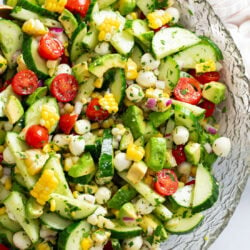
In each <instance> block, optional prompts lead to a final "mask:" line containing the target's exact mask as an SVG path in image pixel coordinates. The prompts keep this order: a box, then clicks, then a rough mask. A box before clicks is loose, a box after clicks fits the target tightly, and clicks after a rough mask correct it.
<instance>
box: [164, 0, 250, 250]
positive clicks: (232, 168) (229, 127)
mask: <svg viewBox="0 0 250 250" xmlns="http://www.w3.org/2000/svg"><path fill="white" fill-rule="evenodd" d="M177 8H178V9H179V10H180V11H181V23H182V24H183V25H184V26H185V27H187V28H189V29H190V30H192V31H195V32H196V33H197V34H199V35H205V36H208V37H210V38H211V39H212V40H213V41H215V42H216V44H217V45H218V46H219V47H220V49H221V50H222V52H223V55H224V61H223V70H222V82H224V83H226V85H227V89H228V93H227V100H226V101H225V102H223V103H222V104H221V105H220V106H219V107H218V110H217V111H216V118H217V120H218V121H219V124H220V131H219V132H220V134H221V135H225V136H227V137H229V138H230V139H231V142H232V151H231V154H230V155H229V156H228V158H226V159H225V158H221V159H219V160H218V161H217V162H216V163H215V165H214V167H213V172H214V175H215V177H216V179H217V181H218V182H219V186H220V195H219V199H218V201H217V202H216V204H214V206H213V207H212V208H210V209H209V210H207V211H205V212H204V215H205V219H204V220H203V223H202V224H201V226H200V227H198V228H197V229H195V230H194V231H193V232H191V233H189V234H186V235H171V236H170V237H169V239H168V240H167V241H166V242H165V243H164V244H162V249H164V250H170V249H174V250H184V249H185V250H189V249H190V250H198V249H202V250H204V249H208V247H209V246H210V245H211V244H212V243H213V242H214V241H215V239H216V238H217V237H218V236H219V234H220V233H221V232H222V230H223V229H224V228H225V227H226V225H227V223H228V221H229V219H230V218H231V216H232V215H233V212H234V210H235V208H236V206H237V205H238V203H239V200H240V197H241V194H242V192H243V190H244V187H245V184H246V181H247V179H248V176H249V170H250V84H249V80H248V79H247V77H246V76H245V67H244V65H243V61H242V57H241V54H240V52H239V50H238V48H237V47H236V45H235V43H234V41H233V39H232V37H231V36H230V34H229V32H228V31H227V30H226V28H225V27H224V25H223V24H222V22H221V20H220V19H219V18H218V17H217V16H216V14H215V13H214V11H213V9H212V7H211V6H210V5H209V3H207V2H206V1H205V0H177ZM224 108H226V112H222V110H223V109H224Z"/></svg>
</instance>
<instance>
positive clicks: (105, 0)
mask: <svg viewBox="0 0 250 250" xmlns="http://www.w3.org/2000/svg"><path fill="white" fill-rule="evenodd" d="M116 1H117V0H97V2H98V5H99V7H100V9H105V8H107V7H109V6H110V5H111V4H113V3H115V2H116Z"/></svg>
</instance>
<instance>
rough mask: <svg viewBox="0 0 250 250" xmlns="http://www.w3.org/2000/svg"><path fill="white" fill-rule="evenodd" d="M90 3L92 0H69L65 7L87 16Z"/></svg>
mask: <svg viewBox="0 0 250 250" xmlns="http://www.w3.org/2000/svg"><path fill="white" fill-rule="evenodd" d="M89 5H90V0H68V2H67V4H66V6H65V8H66V9H68V10H70V11H71V12H73V13H79V14H80V15H81V17H85V16H86V14H87V12H88V9H89Z"/></svg>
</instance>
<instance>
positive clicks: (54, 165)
mask: <svg viewBox="0 0 250 250" xmlns="http://www.w3.org/2000/svg"><path fill="white" fill-rule="evenodd" d="M44 170H52V171H54V175H55V177H56V178H57V179H58V185H57V187H56V190H55V191H54V193H57V194H61V195H65V196H67V197H69V198H73V195H72V192H71V190H70V188H69V185H68V182H67V180H66V178H65V175H64V172H63V167H62V165H61V162H60V158H59V157H57V156H56V155H52V156H51V157H50V158H49V159H48V160H47V162H46V163H45V166H44V167H43V171H44Z"/></svg>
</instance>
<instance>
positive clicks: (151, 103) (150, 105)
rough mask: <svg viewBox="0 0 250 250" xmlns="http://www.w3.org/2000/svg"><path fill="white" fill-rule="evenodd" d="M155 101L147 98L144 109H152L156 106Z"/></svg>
mask: <svg viewBox="0 0 250 250" xmlns="http://www.w3.org/2000/svg"><path fill="white" fill-rule="evenodd" d="M156 103H157V102H156V99H155V98H149V99H148V100H147V102H146V107H147V108H148V109H153V108H154V107H155V106H156Z"/></svg>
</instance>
